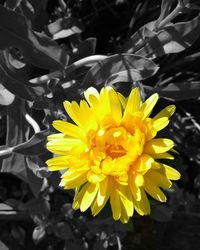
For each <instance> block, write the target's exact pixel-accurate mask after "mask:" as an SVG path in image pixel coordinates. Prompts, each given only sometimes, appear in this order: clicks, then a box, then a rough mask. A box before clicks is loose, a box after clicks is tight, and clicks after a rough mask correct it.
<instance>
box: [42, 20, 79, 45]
mask: <svg viewBox="0 0 200 250" xmlns="http://www.w3.org/2000/svg"><path fill="white" fill-rule="evenodd" d="M47 28H48V32H49V33H50V34H51V35H52V36H53V39H54V40H57V39H61V38H65V37H69V36H72V35H74V34H79V33H81V32H82V31H83V25H82V24H81V23H80V22H79V21H78V20H77V19H76V18H73V17H64V18H59V19H58V20H56V21H55V22H53V23H50V24H49V25H48V27H47Z"/></svg>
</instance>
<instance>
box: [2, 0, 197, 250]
mask: <svg viewBox="0 0 200 250" xmlns="http://www.w3.org/2000/svg"><path fill="white" fill-rule="evenodd" d="M0 3H1V5H0V121H1V122H0V143H1V146H0V170H1V173H0V249H1V250H7V249H10V250H32V249H38V250H40V249H41V250H44V249H47V250H53V249H56V250H59V249H62V250H67V249H70V250H79V249H95V250H98V249H119V250H121V249H128V250H129V249H137V250H151V249H152V250H155V249H159V250H160V249H162V250H165V249H168V250H179V249H186V250H190V249H192V250H198V249H199V248H200V230H199V229H200V212H199V211H200V200H199V192H200V166H199V164H200V109H199V103H200V99H199V96H200V69H199V65H200V36H199V35H200V17H199V9H200V8H199V6H198V1H187V0H179V1H177V0H163V1H162V3H161V1H159V0H145V1H142V0H135V1H131V0H109V1H106V0H98V1H97V0H65V1H64V0H58V1H52V0H51V1H50V0H49V1H48V0H42V1H41V0H12V1H11V0H7V1H0ZM41 76H42V77H41ZM105 84H107V85H112V86H114V87H115V88H116V89H118V90H119V91H121V92H123V93H124V94H127V95H128V93H129V92H130V89H131V87H132V86H139V87H140V90H141V95H142V98H143V99H144V98H146V97H147V96H149V95H150V94H152V93H154V92H158V93H159V94H160V96H161V99H160V100H159V105H158V106H157V110H155V112H157V111H158V110H160V109H161V108H162V107H164V106H166V105H167V104H170V103H173V104H175V105H176V107H177V112H176V114H175V115H174V116H173V118H172V119H171V123H170V125H169V126H168V128H167V129H165V135H166V136H167V137H169V138H171V139H172V140H174V141H175V143H176V149H177V150H178V152H179V153H180V154H179V155H176V160H174V161H172V162H170V165H172V164H173V167H174V168H176V169H178V170H179V171H180V172H181V174H182V178H181V180H180V181H178V182H176V184H174V185H173V188H172V189H171V190H170V191H166V193H167V196H168V202H167V204H164V205H163V204H158V203H157V202H155V201H153V200H152V201H151V206H152V213H151V215H150V216H148V217H140V216H137V215H136V214H135V215H134V216H133V218H132V220H131V221H130V222H129V223H128V225H122V224H121V223H119V222H115V221H113V220H112V219H111V218H110V211H109V209H108V210H105V211H104V212H103V213H101V215H99V216H97V217H96V218H93V217H92V216H91V215H90V212H87V213H80V212H75V211H73V210H72V209H71V202H72V199H73V191H64V190H62V189H60V188H59V187H58V184H59V173H50V172H49V171H48V169H47V167H46V165H45V161H46V160H47V159H48V158H50V157H51V154H50V153H48V152H47V150H46V149H45V144H46V136H47V135H48V134H50V133H52V132H53V129H52V127H51V123H52V121H53V120H55V119H64V120H66V119H68V118H67V116H66V114H65V113H64V110H63V107H62V103H63V101H64V100H73V99H75V100H79V99H80V98H81V97H82V93H83V91H84V89H86V88H87V87H89V86H95V87H96V88H98V89H100V88H101V87H102V86H104V85H105ZM162 135H164V134H162Z"/></svg>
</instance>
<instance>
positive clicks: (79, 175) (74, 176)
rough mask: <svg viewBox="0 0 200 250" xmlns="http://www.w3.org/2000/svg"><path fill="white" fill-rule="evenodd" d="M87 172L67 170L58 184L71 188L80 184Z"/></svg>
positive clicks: (84, 179) (83, 181)
mask: <svg viewBox="0 0 200 250" xmlns="http://www.w3.org/2000/svg"><path fill="white" fill-rule="evenodd" d="M87 172H88V171H84V172H70V171H69V170H67V171H66V173H65V177H64V178H62V180H61V182H60V186H63V187H64V189H72V188H76V187H78V186H80V185H82V184H83V183H85V182H86V181H87Z"/></svg>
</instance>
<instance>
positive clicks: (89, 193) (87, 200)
mask: <svg viewBox="0 0 200 250" xmlns="http://www.w3.org/2000/svg"><path fill="white" fill-rule="evenodd" d="M98 188H99V184H93V183H89V185H88V187H87V189H86V190H85V193H84V195H83V198H82V201H81V205H80V210H81V212H84V211H85V210H87V209H88V208H89V207H90V205H91V204H92V202H93V201H94V199H95V197H96V195H97V191H98Z"/></svg>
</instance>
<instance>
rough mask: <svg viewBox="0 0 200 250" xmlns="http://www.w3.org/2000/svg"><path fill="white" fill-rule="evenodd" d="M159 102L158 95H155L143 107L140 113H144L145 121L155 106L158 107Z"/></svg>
mask: <svg viewBox="0 0 200 250" xmlns="http://www.w3.org/2000/svg"><path fill="white" fill-rule="evenodd" d="M157 101H158V94H157V93H155V94H153V95H152V96H150V97H149V98H148V99H147V100H146V101H145V102H144V103H143V105H142V107H141V109H140V111H141V112H142V113H143V119H145V118H146V117H148V116H149V115H150V114H151V112H152V110H153V108H154V106H155V105H156V103H157Z"/></svg>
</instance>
